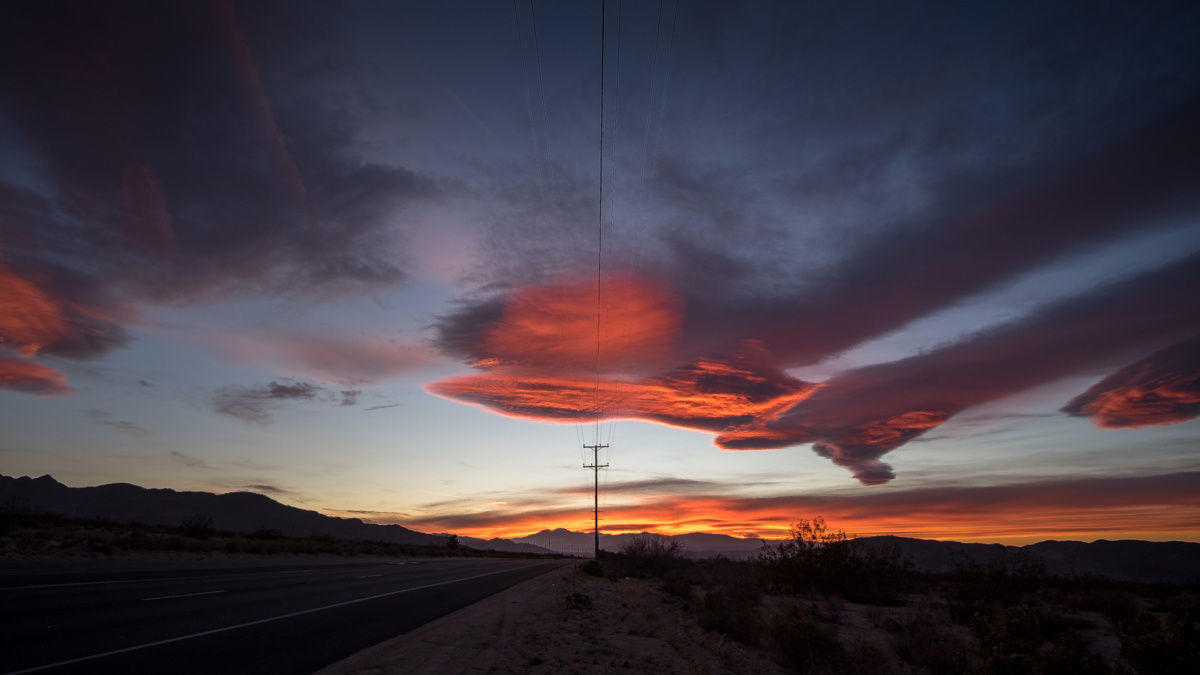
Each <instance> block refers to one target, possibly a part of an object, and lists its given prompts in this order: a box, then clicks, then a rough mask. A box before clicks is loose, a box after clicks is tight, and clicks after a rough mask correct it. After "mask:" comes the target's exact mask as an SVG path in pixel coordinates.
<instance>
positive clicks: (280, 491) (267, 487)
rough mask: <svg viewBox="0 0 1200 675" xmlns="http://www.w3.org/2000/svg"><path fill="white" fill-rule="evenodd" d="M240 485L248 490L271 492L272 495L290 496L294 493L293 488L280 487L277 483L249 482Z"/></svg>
mask: <svg viewBox="0 0 1200 675" xmlns="http://www.w3.org/2000/svg"><path fill="white" fill-rule="evenodd" d="M240 487H241V488H242V489H245V490H250V491H252V492H265V493H267V494H272V495H282V496H291V495H295V494H296V492H295V491H294V490H287V489H285V488H281V487H279V486H277V485H271V484H270V483H250V484H248V485H242V486H240Z"/></svg>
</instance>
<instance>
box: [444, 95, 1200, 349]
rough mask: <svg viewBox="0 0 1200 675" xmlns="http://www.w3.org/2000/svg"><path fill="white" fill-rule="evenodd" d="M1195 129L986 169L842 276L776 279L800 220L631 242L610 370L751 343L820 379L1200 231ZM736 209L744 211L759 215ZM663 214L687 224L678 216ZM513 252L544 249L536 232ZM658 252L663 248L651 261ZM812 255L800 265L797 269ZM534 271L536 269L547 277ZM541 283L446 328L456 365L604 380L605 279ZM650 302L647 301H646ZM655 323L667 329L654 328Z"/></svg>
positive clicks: (883, 228) (680, 180)
mask: <svg viewBox="0 0 1200 675" xmlns="http://www.w3.org/2000/svg"><path fill="white" fill-rule="evenodd" d="M1197 120H1200V97H1193V98H1189V99H1185V100H1183V101H1181V102H1178V103H1177V104H1176V105H1175V107H1173V108H1171V109H1168V110H1165V111H1162V112H1160V113H1159V114H1157V115H1154V116H1150V117H1149V118H1148V119H1146V120H1145V121H1144V122H1143V123H1142V124H1141V126H1140V127H1136V128H1133V129H1129V130H1127V131H1126V132H1125V133H1124V134H1123V135H1120V136H1118V137H1116V138H1113V137H1112V136H1111V135H1110V136H1108V137H1105V138H1106V140H1107V145H1102V146H1100V147H1097V148H1089V149H1088V151H1079V150H1077V152H1076V154H1075V155H1068V156H1069V157H1071V159H1070V160H1063V159H1062V158H1061V157H1060V158H1058V159H1056V160H1053V161H1051V160H1049V159H1047V158H1045V157H1041V156H1038V157H1036V160H1035V161H1029V160H1027V161H1026V163H1024V164H1019V165H1015V166H1004V167H1002V168H1000V169H997V168H994V167H989V168H987V169H980V170H979V175H978V176H974V177H973V178H972V179H971V180H966V179H959V178H957V177H953V176H951V177H946V178H945V179H944V182H945V184H944V185H943V184H939V185H938V188H939V190H944V191H945V192H946V194H940V195H939V200H938V202H937V203H936V204H934V205H932V206H929V207H928V208H926V209H925V210H922V211H920V212H918V213H917V214H915V215H897V214H892V213H883V214H878V217H879V218H881V219H883V222H877V223H872V224H871V225H872V226H871V227H870V228H863V231H856V232H854V233H852V235H850V236H840V233H839V236H837V237H833V236H832V234H831V236H830V239H831V240H835V241H837V243H838V245H839V246H838V248H836V249H835V250H832V251H829V252H828V254H827V255H828V256H829V257H830V258H832V259H833V260H832V261H831V260H822V261H812V262H808V263H798V262H796V261H795V260H794V259H788V258H786V257H784V258H783V259H782V261H780V262H779V263H778V264H775V263H772V264H767V263H766V262H763V261H766V260H775V259H776V258H778V257H780V256H786V254H788V253H793V248H792V247H791V246H790V245H789V244H788V243H785V242H786V239H785V238H784V237H783V235H782V234H779V233H777V232H776V231H775V230H782V231H787V230H788V229H789V228H790V229H796V230H802V231H803V230H806V229H807V228H805V227H804V226H803V225H804V223H801V222H789V221H788V220H786V219H783V220H781V223H780V225H778V226H777V227H776V226H771V227H768V226H765V225H764V226H758V227H755V226H754V225H755V224H753V223H746V222H740V223H739V225H738V226H737V227H731V226H721V227H717V226H714V227H713V228H706V227H704V226H701V225H695V224H694V223H693V219H691V218H681V219H680V223H683V224H681V225H678V226H674V225H671V226H668V225H664V224H659V225H657V226H655V227H650V228H648V229H647V232H646V233H643V232H627V233H623V234H625V236H626V238H627V239H628V240H629V241H631V242H632V244H630V245H631V247H632V250H631V251H630V252H626V251H623V250H622V251H617V252H612V253H610V256H611V258H612V259H615V260H620V262H613V263H610V264H609V265H608V266H607V267H606V268H605V269H604V273H605V278H606V279H611V281H605V284H604V288H605V289H607V288H610V287H611V288H612V296H611V298H610V299H607V300H604V302H605V303H608V304H611V305H612V306H608V304H606V307H605V308H604V310H603V311H602V312H601V318H602V322H601V329H602V331H606V332H607V333H608V335H607V336H602V351H603V352H604V355H605V359H604V363H603V364H602V365H603V368H602V369H604V370H612V369H614V368H615V367H616V366H617V365H618V364H619V362H620V359H619V357H625V358H626V359H629V360H633V361H635V362H636V361H641V362H642V365H645V361H652V362H653V363H654V364H655V365H657V366H658V367H660V368H662V367H671V366H674V365H677V364H682V363H688V362H691V361H694V360H695V359H697V358H701V357H704V356H713V355H720V354H727V353H730V352H732V351H734V350H736V349H737V347H738V345H740V344H741V343H742V342H744V341H745V340H758V341H760V343H761V344H762V346H763V348H764V349H765V350H766V351H767V352H768V353H769V354H771V355H772V357H773V359H775V361H776V363H777V365H779V366H780V367H783V368H788V367H796V366H803V365H809V364H812V363H815V362H818V361H820V360H822V359H824V358H827V357H830V356H833V355H836V354H837V353H839V352H842V351H844V350H846V349H848V348H850V347H853V346H854V345H857V344H859V343H861V342H863V341H865V340H868V339H871V338H873V337H877V336H880V335H883V334H886V333H887V332H889V331H892V330H895V329H897V328H900V327H902V326H903V325H905V324H907V323H909V322H911V321H913V320H915V319H917V318H920V317H922V316H926V315H928V314H930V313H932V312H935V311H937V310H940V309H943V308H946V307H950V306H953V305H954V303H956V302H960V301H962V300H964V299H966V298H968V297H970V296H972V295H975V294H978V293H980V292H983V291H987V290H989V289H992V288H995V287H996V286H997V285H999V284H1001V283H1002V282H1005V281H1009V280H1012V279H1014V278H1016V277H1017V276H1019V275H1021V274H1023V273H1027V272H1029V271H1031V270H1033V269H1035V268H1037V267H1038V266H1041V265H1045V264H1047V263H1050V262H1052V261H1053V260H1055V259H1056V258H1057V257H1059V256H1062V255H1065V254H1068V253H1072V252H1078V251H1081V250H1085V249H1086V248H1087V247H1089V246H1093V245H1095V244H1096V243H1097V242H1098V241H1103V240H1106V239H1111V238H1115V237H1118V236H1120V235H1122V234H1124V233H1129V232H1132V231H1135V230H1137V229H1139V228H1145V227H1147V226H1148V225H1151V224H1153V223H1160V222H1162V221H1163V219H1164V218H1169V217H1170V216H1172V215H1173V214H1179V213H1190V212H1192V211H1193V210H1194V209H1196V208H1197V207H1198V206H1200V198H1197V196H1196V195H1195V191H1194V190H1192V189H1191V187H1192V186H1193V185H1195V184H1196V182H1197V181H1200V167H1197V166H1196V163H1195V162H1193V161H1192V160H1191V158H1192V157H1193V156H1194V155H1195V154H1196V153H1197V152H1200V121H1197ZM869 159H870V160H871V161H874V162H876V163H878V162H881V161H883V159H881V158H879V157H871V158H869ZM667 168H668V169H669V171H668V172H667V174H666V176H665V177H664V178H665V183H664V184H663V185H662V186H660V187H661V189H662V190H663V191H664V193H665V194H666V195H667V196H668V197H670V198H672V199H677V201H679V202H681V203H685V204H692V203H695V202H697V200H702V199H709V198H711V196H712V195H713V194H720V193H722V192H728V188H727V187H723V186H724V183H726V182H728V180H729V179H728V178H727V177H726V176H725V173H727V172H717V174H718V178H715V179H713V180H718V181H719V182H720V183H721V185H713V184H711V182H710V181H708V180H707V178H706V175H705V174H704V172H703V170H702V169H700V168H696V167H688V166H682V165H676V164H668V167H667ZM818 168H819V167H818ZM710 173H711V172H710ZM693 174H696V175H693ZM1097 194H1102V195H1104V198H1103V199H1097V198H1096V197H1095V195H1097ZM729 199H732V200H735V201H736V202H737V204H741V203H743V202H744V201H746V200H747V197H746V196H745V195H742V196H738V197H729ZM737 204H732V205H729V206H730V208H732V207H734V206H737ZM662 208H663V210H664V212H665V214H672V213H673V211H672V208H674V207H672V206H670V205H669V204H668V205H667V206H663V207H662ZM681 208H682V207H681ZM689 209H690V207H689ZM713 209H716V207H713ZM713 209H708V210H710V211H711V210H713ZM716 210H724V211H728V210H729V209H724V208H723V207H722V209H716ZM733 211H735V212H736V211H737V209H733ZM688 213H690V210H689V211H688ZM660 217H663V218H667V216H666V215H663V214H660ZM796 217H799V216H796ZM777 218H779V216H777ZM667 220H668V222H670V220H669V218H667ZM714 228H715V230H717V231H721V230H730V231H732V232H733V234H731V235H730V236H729V237H726V238H722V237H720V236H718V235H716V234H713V232H712V231H710V230H713V229H714ZM509 234H510V235H512V236H514V237H518V238H521V237H524V236H526V235H527V234H528V235H529V236H532V234H531V233H527V232H525V231H524V230H519V231H515V232H510V233H509ZM550 234H551V235H552V233H550ZM777 235H778V236H777ZM545 236H547V234H546V233H543V235H542V237H539V238H538V239H537V241H538V245H539V246H542V247H543V248H544V249H545V250H544V251H543V252H541V253H539V251H538V250H524V253H525V254H526V255H527V256H528V257H529V258H536V257H537V256H539V255H554V256H560V252H559V250H558V249H557V248H554V247H552V246H549V245H547V244H544V242H543V241H542V239H543V238H544V237H545ZM563 236H566V235H563ZM655 237H659V238H661V239H662V240H663V241H664V242H665V245H664V246H661V247H656V246H649V245H646V239H647V238H651V239H653V238H655ZM763 242H770V244H764V243H763ZM513 245H514V246H521V243H520V242H517V243H514V244H513ZM620 245H621V244H620V243H618V244H614V246H620ZM641 249H644V250H641ZM539 250H541V249H539ZM589 250H590V249H589ZM802 253H803V251H794V254H795V256H797V257H798V256H800V255H802ZM497 255H501V254H500V253H498V254H497ZM525 262H526V266H527V267H537V266H538V263H537V262H535V260H530V259H528V258H527V259H526V261H525ZM630 270H641V271H642V273H641V275H640V276H639V275H636V274H634V273H633V272H631V271H630ZM647 270H653V273H652V274H647V272H645V271H647ZM697 276H699V277H702V280H700V279H697ZM585 278H586V277H585ZM527 279H528V277H527V275H526V274H524V273H523V272H522V271H521V270H517V271H514V272H512V273H511V275H510V276H509V277H500V278H492V280H491V282H490V286H489V288H491V289H500V290H499V291H498V292H493V293H490V294H485V295H482V296H480V297H474V298H471V299H469V300H467V301H465V302H463V303H462V304H461V305H460V306H459V307H458V308H457V309H456V310H455V311H453V312H451V313H449V314H447V315H445V316H443V317H441V319H440V320H439V321H438V322H437V324H436V326H435V328H436V330H437V335H436V338H435V342H436V344H437V345H438V346H439V348H440V349H441V350H442V351H443V353H446V354H448V355H452V356H456V357H459V358H462V359H464V360H466V361H467V362H469V363H472V364H478V363H488V364H490V363H500V364H506V365H515V366H520V367H527V368H543V369H545V368H551V369H554V370H556V371H561V370H563V369H565V368H575V369H582V368H586V367H589V366H590V365H591V364H592V362H593V361H594V359H595V356H594V351H595V344H594V343H595V327H594V326H592V325H590V324H591V323H592V322H594V321H595V319H596V309H595V308H596V303H595V298H594V289H595V285H594V284H595V281H594V278H588V280H587V281H583V280H580V279H579V278H574V279H570V278H568V279H566V280H564V279H563V278H562V277H561V275H560V276H559V277H558V278H557V279H556V280H554V281H552V282H549V283H546V282H539V283H535V284H532V285H530V284H529V283H528V280H527ZM639 285H645V286H646V289H645V291H644V294H643V293H639V291H638V290H637V289H638V287H639ZM589 286H590V290H589ZM605 292H606V293H607V292H608V291H605ZM633 298H637V299H642V298H644V299H645V301H646V303H647V306H646V307H639V306H638V305H636V304H635V303H634V302H633V301H632V299H633ZM651 307H653V308H662V309H661V310H660V311H652V310H651ZM529 308H531V309H529ZM542 308H545V309H542ZM656 316H657V317H658V318H661V319H664V320H662V321H653V320H651V319H652V318H654V317H656ZM668 317H669V320H665V319H667V318H668ZM589 319H590V320H589ZM559 321H561V323H562V325H557V324H558V322H559ZM652 329H657V330H652ZM622 330H632V331H633V335H635V336H637V337H643V336H645V337H647V338H652V341H651V342H650V343H649V344H647V345H646V346H647V347H652V349H648V350H647V352H646V353H645V354H635V355H630V354H625V353H624V352H623V351H622V350H621V349H619V348H618V347H617V346H615V345H613V344H612V343H614V342H615V336H617V335H620V334H621V331H622ZM588 337H590V339H591V350H590V351H589V350H588V349H587V348H586V347H587V340H586V338H588ZM634 344H643V343H639V342H634ZM525 345H531V347H530V348H528V349H526V348H525ZM610 345H612V346H610ZM514 346H515V347H516V348H514ZM535 347H536V348H535ZM635 356H644V358H643V359H635V358H634V357H635ZM610 360H611V361H615V362H616V363H610Z"/></svg>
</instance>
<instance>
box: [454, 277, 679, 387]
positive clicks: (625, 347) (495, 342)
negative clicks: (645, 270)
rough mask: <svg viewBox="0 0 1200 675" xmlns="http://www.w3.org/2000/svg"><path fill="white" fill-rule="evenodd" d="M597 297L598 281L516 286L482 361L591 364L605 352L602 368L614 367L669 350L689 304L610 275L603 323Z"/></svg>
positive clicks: (484, 344) (482, 347)
mask: <svg viewBox="0 0 1200 675" xmlns="http://www.w3.org/2000/svg"><path fill="white" fill-rule="evenodd" d="M596 300H597V297H596V283H595V282H594V281H593V282H583V283H563V284H552V285H541V286H530V287H526V288H523V289H521V290H519V291H517V292H516V293H514V294H513V295H512V296H511V297H509V298H507V299H506V300H505V302H504V305H503V309H502V311H501V314H500V316H499V318H498V319H497V320H496V321H495V323H494V324H493V325H491V326H490V327H489V328H488V329H487V331H486V332H485V334H484V335H483V339H482V340H481V344H479V345H478V347H477V348H476V349H475V356H476V359H477V365H480V366H485V367H495V366H509V365H518V366H521V367H525V368H551V369H555V370H569V369H579V368H586V369H588V370H592V369H594V368H595V365H596V360H597V357H599V360H600V367H601V369H602V370H605V371H611V370H614V369H620V368H627V367H630V366H635V365H638V364H645V363H647V362H654V361H656V360H659V359H661V358H662V357H664V356H666V355H667V354H668V353H669V350H670V348H671V346H672V344H673V343H674V340H675V337H676V335H677V334H678V332H679V327H680V321H681V317H682V310H681V307H680V303H679V302H678V301H677V300H676V299H675V297H674V296H673V295H672V294H671V293H670V292H669V291H668V290H667V289H666V288H665V287H663V286H660V285H658V284H655V283H653V282H651V281H647V280H645V279H639V278H635V277H633V276H629V275H619V276H614V277H612V278H608V279H605V280H604V283H603V286H602V287H601V294H600V307H601V312H600V317H599V318H600V322H599V325H597V315H596ZM597 329H599V338H600V346H599V354H597V347H596V338H597Z"/></svg>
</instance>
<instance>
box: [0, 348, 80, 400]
mask: <svg viewBox="0 0 1200 675" xmlns="http://www.w3.org/2000/svg"><path fill="white" fill-rule="evenodd" d="M0 389H6V390H8V391H16V392H21V393H23V394H33V395H35V396H64V395H66V394H71V393H74V391H75V390H74V389H72V388H71V387H69V386H67V376H66V375H63V374H62V373H60V372H58V371H57V370H55V369H53V368H50V367H49V366H43V365H42V364H40V363H37V362H35V361H26V360H24V359H10V358H5V357H3V356H0Z"/></svg>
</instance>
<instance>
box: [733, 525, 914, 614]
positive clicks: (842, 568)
mask: <svg viewBox="0 0 1200 675" xmlns="http://www.w3.org/2000/svg"><path fill="white" fill-rule="evenodd" d="M757 567H758V573H759V578H760V579H761V580H762V582H763V585H764V586H765V587H766V588H768V589H770V590H774V591H780V592H787V593H799V592H804V591H813V592H826V593H837V594H840V595H841V596H843V597H845V598H846V599H848V600H852V601H855V602H863V603H871V604H895V603H897V602H898V601H899V597H900V594H901V593H903V592H905V591H906V590H908V589H909V587H910V586H911V585H912V583H913V577H914V575H913V572H912V570H911V568H910V567H909V566H908V565H907V564H906V563H904V562H903V561H902V560H901V558H900V553H899V551H898V550H897V549H895V548H891V549H884V550H877V549H868V548H866V547H863V546H860V545H859V544H858V543H857V542H855V541H854V540H853V539H850V538H848V537H847V536H846V533H845V532H844V531H842V530H832V529H830V528H829V527H828V526H827V525H826V524H825V519H824V518H821V517H819V516H818V517H817V518H814V519H813V520H811V521H809V520H800V521H797V522H796V523H794V524H793V525H792V536H791V538H790V539H788V540H785V541H784V542H782V543H780V544H777V545H775V546H768V547H766V548H764V550H763V553H762V555H760V556H759V558H758V565H757Z"/></svg>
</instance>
